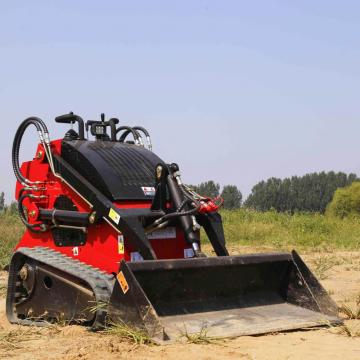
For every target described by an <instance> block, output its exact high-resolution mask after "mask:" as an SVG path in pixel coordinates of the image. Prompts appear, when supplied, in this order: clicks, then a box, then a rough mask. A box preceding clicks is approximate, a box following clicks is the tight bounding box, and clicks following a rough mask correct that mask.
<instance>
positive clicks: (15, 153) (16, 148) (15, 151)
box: [12, 118, 44, 185]
mask: <svg viewBox="0 0 360 360" xmlns="http://www.w3.org/2000/svg"><path fill="white" fill-rule="evenodd" d="M30 125H34V126H35V127H36V130H37V132H38V134H39V137H40V140H43V141H44V136H43V133H44V128H43V127H42V125H43V124H42V123H41V122H40V121H39V119H38V118H27V119H26V120H24V121H23V122H22V123H21V124H20V126H19V128H18V130H17V132H16V134H15V138H14V142H13V147H12V166H13V169H14V173H15V176H16V178H17V180H18V181H19V182H20V183H21V184H22V185H30V184H33V185H35V184H38V182H34V181H31V180H29V179H27V178H25V176H23V174H22V173H21V171H20V165H19V153H20V145H21V140H22V137H23V135H24V133H25V131H26V129H27V128H28V127H29V126H30Z"/></svg>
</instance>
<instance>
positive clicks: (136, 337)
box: [102, 322, 156, 345]
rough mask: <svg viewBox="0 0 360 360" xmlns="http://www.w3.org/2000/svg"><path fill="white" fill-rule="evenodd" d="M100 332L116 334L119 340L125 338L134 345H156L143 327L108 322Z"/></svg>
mask: <svg viewBox="0 0 360 360" xmlns="http://www.w3.org/2000/svg"><path fill="white" fill-rule="evenodd" d="M102 333H103V334H106V335H113V336H116V337H117V338H119V339H120V340H125V341H128V342H130V343H132V344H135V345H156V343H155V342H154V341H153V340H152V339H151V337H150V336H149V335H148V334H147V332H146V331H145V330H144V329H140V328H136V327H132V326H129V325H127V324H125V323H122V322H120V323H113V322H111V323H109V324H108V327H107V328H106V329H105V330H104V331H102Z"/></svg>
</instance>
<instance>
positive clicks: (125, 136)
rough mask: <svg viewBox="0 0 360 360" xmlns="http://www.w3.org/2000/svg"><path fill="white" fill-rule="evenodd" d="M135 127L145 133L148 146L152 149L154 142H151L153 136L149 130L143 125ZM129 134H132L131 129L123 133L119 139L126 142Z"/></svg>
mask: <svg viewBox="0 0 360 360" xmlns="http://www.w3.org/2000/svg"><path fill="white" fill-rule="evenodd" d="M133 129H134V130H135V131H141V132H142V133H143V134H144V135H145V137H146V141H147V143H148V148H149V150H152V143H151V138H150V134H149V132H148V131H147V130H146V129H145V128H144V127H142V126H134V127H133ZM129 134H130V131H129V130H127V131H125V132H124V133H123V134H122V135H121V138H120V140H119V141H120V142H124V141H125V139H126V138H127V136H128V135H129Z"/></svg>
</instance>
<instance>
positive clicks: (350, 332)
mask: <svg viewBox="0 0 360 360" xmlns="http://www.w3.org/2000/svg"><path fill="white" fill-rule="evenodd" d="M337 333H338V334H339V335H345V336H347V337H350V338H359V337H360V326H359V325H349V324H344V325H342V326H340V327H339V328H338V330H337Z"/></svg>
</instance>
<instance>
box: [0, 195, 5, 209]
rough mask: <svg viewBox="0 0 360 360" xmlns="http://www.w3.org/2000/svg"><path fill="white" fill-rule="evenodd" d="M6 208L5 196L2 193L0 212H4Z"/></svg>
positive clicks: (0, 196)
mask: <svg viewBox="0 0 360 360" xmlns="http://www.w3.org/2000/svg"><path fill="white" fill-rule="evenodd" d="M4 208H5V194H4V192H3V191H2V192H1V194H0V211H2V210H4Z"/></svg>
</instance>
